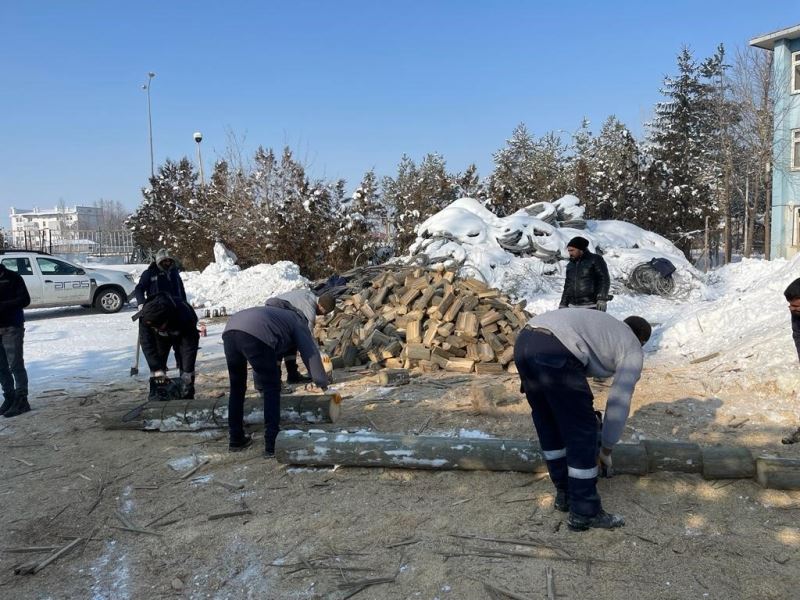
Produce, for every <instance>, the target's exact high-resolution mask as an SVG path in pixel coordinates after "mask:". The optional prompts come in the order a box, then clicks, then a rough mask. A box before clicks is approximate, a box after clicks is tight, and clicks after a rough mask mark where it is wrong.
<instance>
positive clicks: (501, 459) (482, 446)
mask: <svg viewBox="0 0 800 600" xmlns="http://www.w3.org/2000/svg"><path fill="white" fill-rule="evenodd" d="M644 452H645V450H644V448H643V447H642V446H640V445H638V444H617V446H616V447H615V448H614V465H615V470H616V471H617V473H620V474H632V475H634V474H635V475H641V474H644V473H646V472H647V470H646V458H645V459H644V460H643V459H642V457H643V456H644ZM275 456H276V458H277V460H278V462H279V463H281V464H288V465H291V464H294V465H307V466H331V465H341V466H345V467H396V468H406V469H437V470H462V471H520V472H523V473H544V472H546V471H547V465H546V464H545V460H544V457H543V456H542V452H541V449H540V447H539V444H537V443H535V442H531V441H530V440H521V439H520V440H517V439H503V438H458V437H437V436H416V435H404V434H396V433H375V434H372V433H366V434H365V433H307V432H304V431H299V430H284V431H281V432H280V433H279V434H278V439H277V441H276V444H275ZM618 465H619V466H618Z"/></svg>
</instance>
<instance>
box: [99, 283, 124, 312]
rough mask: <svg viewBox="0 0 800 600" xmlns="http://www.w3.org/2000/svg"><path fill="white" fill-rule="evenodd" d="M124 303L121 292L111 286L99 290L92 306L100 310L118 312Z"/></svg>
mask: <svg viewBox="0 0 800 600" xmlns="http://www.w3.org/2000/svg"><path fill="white" fill-rule="evenodd" d="M124 304H125V297H124V296H123V295H122V293H121V292H119V291H118V290H115V289H113V288H108V289H105V290H100V293H99V294H97V297H96V298H95V300H94V307H95V308H96V309H97V310H99V311H100V312H104V313H115V312H119V311H120V310H121V309H122V307H123V305H124Z"/></svg>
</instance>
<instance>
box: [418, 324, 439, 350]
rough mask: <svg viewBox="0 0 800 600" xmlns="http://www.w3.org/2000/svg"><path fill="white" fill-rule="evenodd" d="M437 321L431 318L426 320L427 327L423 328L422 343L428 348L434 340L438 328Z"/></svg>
mask: <svg viewBox="0 0 800 600" xmlns="http://www.w3.org/2000/svg"><path fill="white" fill-rule="evenodd" d="M439 325H440V323H439V321H436V320H435V319H431V320H430V321H428V327H427V328H426V329H425V335H424V336H423V337H422V343H423V344H424V345H425V346H427V347H428V348H430V347H431V346H432V345H433V342H434V340H436V335H437V329H438V328H439Z"/></svg>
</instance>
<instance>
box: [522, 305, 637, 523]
mask: <svg viewBox="0 0 800 600" xmlns="http://www.w3.org/2000/svg"><path fill="white" fill-rule="evenodd" d="M650 333H651V328H650V325H649V323H648V322H647V321H645V320H644V319H642V318H641V317H628V318H627V319H625V321H624V322H622V321H618V320H617V319H615V318H614V317H612V316H611V315H608V314H606V313H604V312H600V311H596V310H586V309H583V308H566V309H562V310H557V311H552V312H548V313H544V314H542V315H539V316H536V317H534V318H532V319H531V320H530V321H528V323H527V325H526V326H525V328H524V329H523V330H522V332H521V333H520V335H519V337H518V338H517V341H516V343H515V345H514V361H515V364H516V366H517V369H518V371H519V376H520V379H521V380H522V388H523V390H524V392H525V395H526V397H527V399H528V403H529V404H530V405H531V413H532V416H533V424H534V426H535V428H536V433H537V434H538V436H539V443H540V444H541V447H542V452H543V454H544V458H545V460H546V461H547V469H548V471H549V472H550V479H551V480H552V482H553V484H554V485H555V488H556V500H555V507H556V509H558V510H560V511H562V512H569V519H568V521H567V525H568V526H569V528H570V529H572V530H574V531H583V530H586V529H589V528H592V527H597V528H603V529H612V528H615V527H621V526H622V525H624V524H625V520H624V519H623V518H622V517H621V516H619V515H613V514H609V513H606V512H605V511H604V510H603V507H602V505H601V503H600V496H599V494H598V493H597V476H598V471H599V469H598V461H599V463H600V464H602V465H603V467H604V469H605V470H607V472H608V473H609V474H610V473H611V470H612V466H613V465H612V460H611V451H612V449H613V447H614V445H615V444H616V443H617V442H618V441H619V439H620V437H621V436H622V430H623V428H624V427H625V421H626V420H627V418H628V412H629V411H630V404H631V396H632V395H633V391H634V389H635V387H636V382H637V381H639V377H640V376H641V373H642V364H643V361H644V353H643V352H642V346H643V345H644V344H645V343H646V342H647V340H649V339H650ZM587 376H590V377H611V376H613V377H614V381H613V384H612V386H611V389H610V391H609V394H608V401H607V403H606V413H605V420H604V422H603V431H602V444H601V448H600V451H599V454H598V447H597V446H598V444H597V419H596V417H595V414H594V407H593V404H592V403H593V400H594V397H593V395H592V391H591V389H590V388H589V384H588V383H587V381H586V377H587Z"/></svg>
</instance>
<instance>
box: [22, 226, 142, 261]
mask: <svg viewBox="0 0 800 600" xmlns="http://www.w3.org/2000/svg"><path fill="white" fill-rule="evenodd" d="M12 239H13V246H14V247H15V248H19V249H23V248H24V249H26V250H40V251H42V252H49V253H50V254H86V255H89V256H124V257H129V256H132V255H133V254H134V250H135V249H136V245H135V244H134V243H133V234H132V233H131V232H130V231H127V230H118V231H104V230H102V229H98V230H94V231H67V232H62V231H53V230H51V229H29V230H26V231H24V232H16V231H15V232H14V233H13V236H12Z"/></svg>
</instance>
